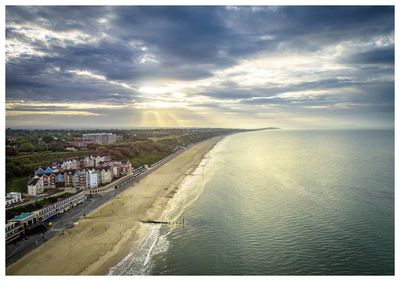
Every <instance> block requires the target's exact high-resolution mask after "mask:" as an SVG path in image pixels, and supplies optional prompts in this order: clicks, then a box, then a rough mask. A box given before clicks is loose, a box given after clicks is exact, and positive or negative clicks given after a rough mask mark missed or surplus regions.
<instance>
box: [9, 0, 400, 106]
mask: <svg viewBox="0 0 400 281" xmlns="http://www.w3.org/2000/svg"><path fill="white" fill-rule="evenodd" d="M393 33H394V7H389V6H358V7H353V6H345V7H338V6H335V7H329V6H321V7H309V6H307V7H306V6H304V7H296V6H289V7H284V6H279V7H126V6H124V7H118V6H111V7H72V6H71V7H59V6H54V7H52V6H47V7H41V6H35V7H29V6H15V7H14V6H8V7H7V8H6V43H7V44H14V45H12V47H10V48H9V47H7V51H8V50H11V51H10V53H7V62H6V89H7V91H6V96H7V100H18V99H19V100H27V101H29V100H32V101H75V102H79V101H113V102H122V103H129V102H131V101H132V100H141V99H144V97H143V93H140V92H138V91H137V89H138V88H139V87H141V85H143V84H146V83H147V82H148V83H150V85H151V83H152V81H159V80H160V81H168V80H179V81H182V80H183V81H196V80H199V79H206V78H212V77H214V75H215V72H216V71H219V70H223V69H226V68H229V67H233V66H235V65H238V64H239V63H240V62H241V61H243V60H244V59H247V58H249V57H254V56H256V55H260V56H262V55H265V54H268V55H274V56H276V57H280V56H281V55H282V54H284V53H288V52H290V53H293V54H302V55H305V56H307V55H314V54H315V53H318V52H321V50H324V48H328V47H331V46H336V45H340V44H342V43H343V42H348V41H351V42H354V45H355V46H356V47H354V49H352V50H350V51H349V50H347V49H346V51H345V52H344V53H343V54H341V55H340V57H338V58H337V63H338V64H341V65H342V66H344V67H349V68H352V71H344V73H343V74H338V73H337V72H332V73H331V74H330V75H329V73H328V74H326V73H324V74H323V75H322V74H321V77H319V78H318V79H316V80H312V79H306V78H304V81H302V82H298V83H289V81H288V82H287V83H286V84H284V85H283V84H281V85H274V84H273V83H270V84H269V85H265V86H255V87H247V88H244V87H241V86H240V85H238V84H237V83H236V82H233V81H229V78H230V77H227V81H220V83H219V84H218V85H211V86H209V87H204V88H202V89H203V90H202V91H201V92H200V93H199V94H200V95H203V96H206V97H210V98H213V99H215V100H230V99H236V100H240V102H239V104H243V105H250V104H251V105H262V104H268V103H269V104H272V103H274V104H279V105H282V106H283V105H292V104H293V103H296V102H298V103H304V104H306V102H305V101H304V100H297V99H296V98H292V99H282V98H279V97H276V96H278V95H279V94H283V93H287V92H300V91H307V90H324V89H325V90H337V89H341V88H343V89H344V88H353V89H355V90H358V91H363V92H364V94H363V95H354V94H352V93H351V94H349V95H347V96H346V98H344V99H342V100H341V99H340V98H338V97H333V96H332V97H329V98H328V97H322V96H321V97H319V98H315V99H313V101H308V102H309V104H308V105H311V106H313V105H318V104H323V103H328V102H343V101H346V102H360V103H368V102H369V101H371V102H375V101H379V100H380V99H383V100H384V101H383V103H385V104H387V103H390V102H392V101H393V97H394V91H393V86H392V85H393V81H392V80H393V79H391V78H390V77H393V74H394V66H393V63H394V43H393V40H392V41H391V40H390V39H391V38H393V37H394V35H393ZM378 37H379V38H380V37H382V38H384V40H386V39H387V38H389V39H388V40H386V41H384V40H383V39H382V40H383V41H384V42H383V43H382V42H381V43H379V44H377V43H376V42H375V41H377V40H378V39H377V38H378ZM385 38H386V39H385ZM379 40H381V39H379ZM357 44H358V45H357ZM362 44H364V45H362ZM359 45H360V46H361V45H362V46H363V47H362V48H361V47H360V48H358V47H357V46H359ZM79 71H83V72H84V71H87V72H90V73H89V74H90V75H92V76H90V75H86V76H85V75H77V73H79ZM245 71H246V70H245V69H243V72H245ZM235 75H237V76H240V72H237V73H236V74H235ZM339 76H340V77H339ZM101 77H104V79H102V78H101ZM305 77H306V76H305ZM313 77H315V76H313ZM377 77H378V78H379V79H383V82H379V81H378V82H376V81H375V82H374V84H373V85H371V84H368V86H365V84H364V83H365V82H366V81H369V80H371V79H377ZM382 77H383V78H382ZM387 77H389V78H387ZM122 83H125V84H126V85H129V87H125V86H126V85H125V86H124V85H122ZM363 84H364V85H363ZM369 86H371V87H369ZM204 105H205V104H204ZM208 106H209V107H212V106H215V107H221V106H220V105H218V106H217V105H215V104H214V105H211V104H210V103H208ZM389 108H390V107H389ZM387 109H388V107H385V109H382V110H387Z"/></svg>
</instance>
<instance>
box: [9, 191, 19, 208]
mask: <svg viewBox="0 0 400 281" xmlns="http://www.w3.org/2000/svg"><path fill="white" fill-rule="evenodd" d="M20 202H22V197H21V193H20V192H9V193H7V194H6V208H7V207H9V206H11V205H14V204H17V203H20Z"/></svg>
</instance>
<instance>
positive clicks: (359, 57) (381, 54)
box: [348, 46, 394, 64]
mask: <svg viewBox="0 0 400 281" xmlns="http://www.w3.org/2000/svg"><path fill="white" fill-rule="evenodd" d="M348 62H350V63H360V64H380V63H384V64H394V46H393V47H390V48H381V49H375V50H371V51H367V52H362V53H356V54H354V55H353V56H351V57H350V58H349V59H348Z"/></svg>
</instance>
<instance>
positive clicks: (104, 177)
mask: <svg viewBox="0 0 400 281" xmlns="http://www.w3.org/2000/svg"><path fill="white" fill-rule="evenodd" d="M100 174H101V182H102V183H103V184H104V183H109V182H111V181H112V172H111V169H109V168H106V169H101V171H100Z"/></svg>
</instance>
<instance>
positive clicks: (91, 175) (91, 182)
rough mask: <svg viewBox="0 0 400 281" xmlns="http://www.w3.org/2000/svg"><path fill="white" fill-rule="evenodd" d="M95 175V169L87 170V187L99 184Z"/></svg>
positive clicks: (94, 186)
mask: <svg viewBox="0 0 400 281" xmlns="http://www.w3.org/2000/svg"><path fill="white" fill-rule="evenodd" d="M97 177H98V175H97V172H96V171H95V170H93V171H89V188H96V187H97V186H98V185H99V183H98V180H97Z"/></svg>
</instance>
